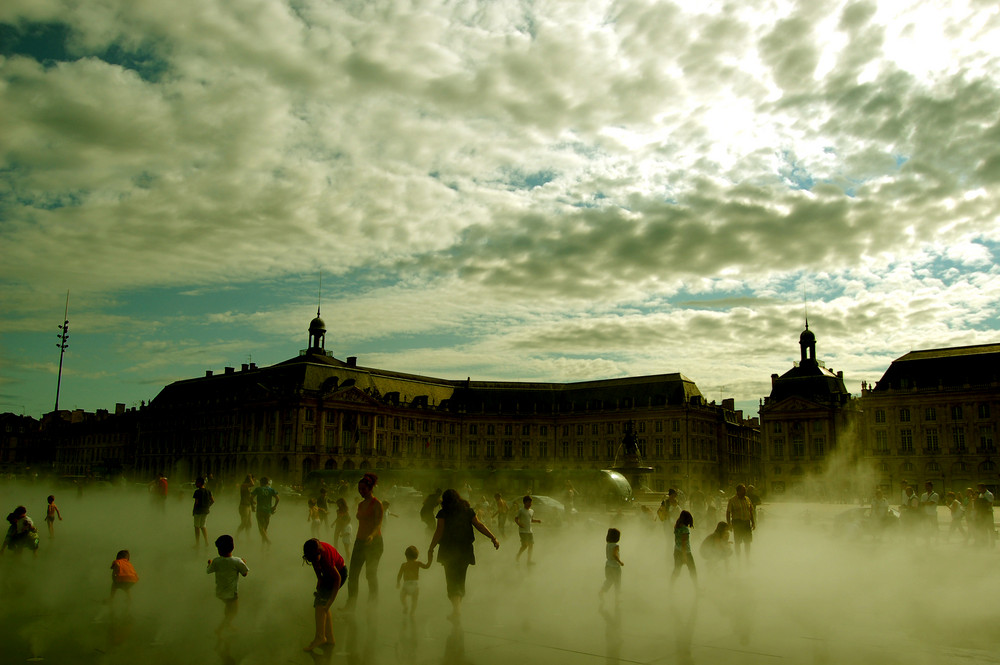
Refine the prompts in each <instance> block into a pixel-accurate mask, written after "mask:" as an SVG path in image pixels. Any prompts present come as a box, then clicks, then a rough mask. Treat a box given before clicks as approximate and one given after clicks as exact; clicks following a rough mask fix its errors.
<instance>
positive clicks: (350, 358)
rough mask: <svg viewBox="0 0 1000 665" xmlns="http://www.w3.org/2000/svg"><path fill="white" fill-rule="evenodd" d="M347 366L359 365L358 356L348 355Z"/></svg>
mask: <svg viewBox="0 0 1000 665" xmlns="http://www.w3.org/2000/svg"><path fill="white" fill-rule="evenodd" d="M347 366H348V367H357V366H358V357H357V356H347Z"/></svg>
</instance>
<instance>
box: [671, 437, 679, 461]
mask: <svg viewBox="0 0 1000 665" xmlns="http://www.w3.org/2000/svg"><path fill="white" fill-rule="evenodd" d="M670 456H671V457H674V458H677V457H680V456H681V440H680V439H679V438H677V437H674V438H673V440H672V441H671V442H670Z"/></svg>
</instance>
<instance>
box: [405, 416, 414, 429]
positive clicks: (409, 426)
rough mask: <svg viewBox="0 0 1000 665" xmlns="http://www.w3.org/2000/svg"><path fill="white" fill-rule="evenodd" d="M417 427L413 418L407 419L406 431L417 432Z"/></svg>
mask: <svg viewBox="0 0 1000 665" xmlns="http://www.w3.org/2000/svg"><path fill="white" fill-rule="evenodd" d="M415 427H416V425H415V423H414V421H413V418H407V419H406V429H407V431H409V432H415V431H416V429H415Z"/></svg>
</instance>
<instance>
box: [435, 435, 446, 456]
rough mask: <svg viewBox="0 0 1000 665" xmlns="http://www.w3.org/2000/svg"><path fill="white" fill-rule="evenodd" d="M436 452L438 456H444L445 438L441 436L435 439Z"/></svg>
mask: <svg viewBox="0 0 1000 665" xmlns="http://www.w3.org/2000/svg"><path fill="white" fill-rule="evenodd" d="M434 454H435V455H436V456H438V457H444V439H442V438H441V437H437V438H436V439H434Z"/></svg>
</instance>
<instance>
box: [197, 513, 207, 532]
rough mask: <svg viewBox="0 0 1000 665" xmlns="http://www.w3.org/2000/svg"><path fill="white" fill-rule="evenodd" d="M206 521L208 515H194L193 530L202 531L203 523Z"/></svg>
mask: <svg viewBox="0 0 1000 665" xmlns="http://www.w3.org/2000/svg"><path fill="white" fill-rule="evenodd" d="M207 519H208V515H195V516H194V528H196V529H204V528H205V521H206V520H207Z"/></svg>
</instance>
